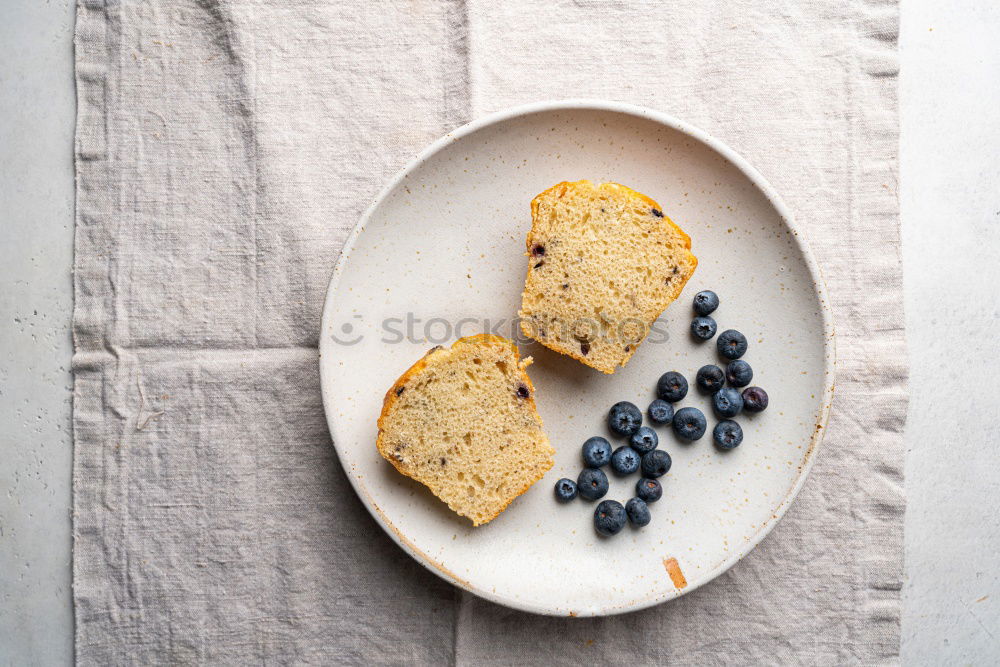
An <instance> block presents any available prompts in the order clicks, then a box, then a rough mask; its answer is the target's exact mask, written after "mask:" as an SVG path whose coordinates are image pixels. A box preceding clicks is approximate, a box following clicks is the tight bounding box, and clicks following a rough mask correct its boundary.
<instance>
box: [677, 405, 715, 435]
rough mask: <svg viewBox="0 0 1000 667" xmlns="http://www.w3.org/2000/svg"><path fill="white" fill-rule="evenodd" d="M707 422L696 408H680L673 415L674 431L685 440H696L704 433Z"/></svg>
mask: <svg viewBox="0 0 1000 667" xmlns="http://www.w3.org/2000/svg"><path fill="white" fill-rule="evenodd" d="M706 428H708V422H707V421H705V415H704V413H702V411H701V410H699V409H698V408H681V409H680V410H678V411H677V413H676V414H675V415H674V433H676V434H677V436H678V437H680V438H684V439H685V440H697V439H698V438H700V437H701V436H703V435H705V429H706Z"/></svg>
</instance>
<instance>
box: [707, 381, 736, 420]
mask: <svg viewBox="0 0 1000 667" xmlns="http://www.w3.org/2000/svg"><path fill="white" fill-rule="evenodd" d="M742 409H743V397H742V396H740V392H738V391H736V390H735V389H733V388H732V387H726V388H725V389H720V390H719V391H717V392H716V393H715V396H713V397H712V410H714V411H715V414H716V416H717V417H720V418H721V417H735V416H736V415H738V414H739V413H740V410H742Z"/></svg>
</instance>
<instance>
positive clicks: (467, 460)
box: [376, 334, 555, 526]
mask: <svg viewBox="0 0 1000 667" xmlns="http://www.w3.org/2000/svg"><path fill="white" fill-rule="evenodd" d="M530 363H531V358H530V357H525V358H524V359H521V358H520V355H519V354H518V351H517V347H516V346H515V345H514V343H513V342H512V341H510V340H508V339H506V338H503V337H501V336H494V335H489V334H482V335H478V336H469V337H467V338H462V339H459V340H458V341H456V342H455V343H454V344H453V345H452V346H451V348H443V347H440V346H439V347H436V348H434V349H432V350H431V351H430V352H428V353H427V354H426V355H424V357H423V358H422V359H420V360H419V361H418V362H417V363H415V364H414V365H413V366H412V367H410V369H409V370H407V371H406V372H405V373H403V375H402V376H401V377H400V378H399V379H398V380H397V381H396V382H395V383H394V384H393V386H392V387H391V388H390V389H389V391H388V392H386V395H385V401H384V403H383V406H382V414H381V415H380V416H379V419H378V439H377V442H376V446H377V447H378V451H379V453H380V454H381V455H382V456H383V457H384V458H385V459H386V460H387V461H389V462H390V463H391V464H392V465H393V466H395V467H396V469H397V470H398V471H399V472H401V473H403V474H404V475H406V476H408V477H412V478H413V479H415V480H417V481H418V482H421V483H422V484H424V485H426V486H427V487H428V488H429V489H430V490H431V492H433V493H434V495H436V496H437V497H438V498H440V499H441V500H443V501H444V502H445V503H447V505H448V507H450V508H451V509H452V510H453V511H455V512H457V513H458V514H460V515H462V516H464V517H467V518H469V519H471V520H472V523H473V525H476V526H479V525H482V524H484V523H487V522H489V521H491V520H492V519H494V518H496V517H497V515H499V514H500V512H502V511H503V510H504V509H505V508H506V507H507V505H509V504H510V502H511V501H513V500H514V499H515V498H516V497H518V496H519V495H521V494H522V493H524V492H525V491H527V490H528V488H529V487H530V486H531V485H532V484H534V483H535V482H536V481H538V480H539V479H541V477H542V476H543V475H544V474H545V473H546V471H548V470H549V468H551V467H552V464H553V455H554V453H555V452H554V450H553V449H552V447H551V446H550V445H549V440H548V438H547V437H546V435H545V432H544V431H543V430H542V419H541V417H539V415H538V411H537V409H536V406H535V398H534V394H535V388H534V385H533V384H532V383H531V379H530V378H529V377H528V374H527V373H526V372H525V368H526V367H527V366H528V365H529V364H530Z"/></svg>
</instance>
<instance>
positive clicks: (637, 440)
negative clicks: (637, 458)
mask: <svg viewBox="0 0 1000 667" xmlns="http://www.w3.org/2000/svg"><path fill="white" fill-rule="evenodd" d="M665 405H670V404H669V403H666V404H665ZM628 444H629V445H631V447H632V449H634V450H635V451H637V452H639V454H640V455H641V454H645V453H646V452H651V451H653V450H654V449H656V446H657V445H658V444H660V438H659V437H658V436H657V435H656V431H654V430H653V429H651V428H649V427H648V426H640V427H639V430H638V431H636V432H635V433H633V434H632V437H630V438H629V439H628Z"/></svg>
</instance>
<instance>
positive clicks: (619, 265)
mask: <svg viewBox="0 0 1000 667" xmlns="http://www.w3.org/2000/svg"><path fill="white" fill-rule="evenodd" d="M527 255H528V276H527V278H526V279H525V282H524V293H523V294H522V295H521V310H520V311H519V313H518V314H519V316H520V317H521V330H522V331H523V332H524V334H525V335H527V336H530V337H531V338H534V339H535V340H537V341H538V342H539V343H541V344H542V345H545V346H546V347H549V348H551V349H553V350H555V351H556V352H561V353H562V354H566V355H569V356H571V357H573V358H574V359H578V360H580V361H582V362H583V363H585V364H587V365H588V366H591V367H593V368H596V369H597V370H599V371H603V372H604V373H614V372H615V370H616V369H617V368H618V367H619V366H624V365H625V364H626V363H627V362H628V360H629V358H630V357H631V356H632V355H633V354H635V351H636V348H637V347H638V345H639V343H641V342H642V341H643V340H644V339H645V338H646V335H647V334H648V333H649V329H650V327H651V326H652V324H653V322H654V321H655V320H656V318H657V317H659V316H660V313H662V312H663V310H664V309H665V308H666V307H667V306H668V305H670V303H671V302H672V301H674V300H675V299H676V298H677V297H678V296H680V294H681V290H682V289H684V284H685V283H687V281H688V279H689V278H690V277H691V274H693V273H694V270H695V267H697V266H698V259H697V258H696V257H695V256H694V255H692V254H691V239H690V237H688V235H687V234H685V233H684V232H683V231H682V230H681V229H680V227H678V226H677V225H675V224H674V223H673V222H672V221H671V220H670V218H668V217H667V216H666V215H665V214H664V212H663V208H662V207H661V206H660V205H659V204H657V203H656V202H655V201H653V200H652V199H650V198H649V197H647V196H645V195H643V194H640V193H638V192H636V191H635V190H632V189H630V188H627V187H625V186H624V185H619V184H617V183H602V184H600V185H594V184H593V183H591V182H590V181H576V182H574V183H568V182H564V183H560V184H558V185H556V186H553V187H551V188H549V189H548V190H546V191H545V192H543V193H541V194H540V195H538V196H537V197H535V198H534V199H533V200H532V201H531V231H530V232H528V238H527Z"/></svg>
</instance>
